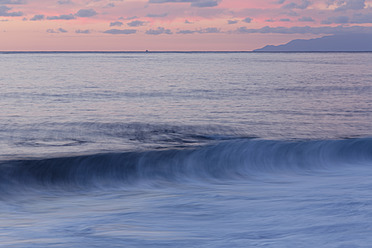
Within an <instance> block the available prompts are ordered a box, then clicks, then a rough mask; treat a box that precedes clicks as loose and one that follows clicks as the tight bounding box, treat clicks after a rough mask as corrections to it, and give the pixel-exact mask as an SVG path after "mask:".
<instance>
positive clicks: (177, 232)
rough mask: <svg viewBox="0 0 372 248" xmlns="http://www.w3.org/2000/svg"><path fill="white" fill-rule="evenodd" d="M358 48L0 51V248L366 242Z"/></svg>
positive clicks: (364, 121) (366, 123)
mask: <svg viewBox="0 0 372 248" xmlns="http://www.w3.org/2000/svg"><path fill="white" fill-rule="evenodd" d="M371 68H372V53H249V52H246V53H245V52H158V53H156V52H148V53H145V52H143V53H141V52H122V53H120V52H101V53H99V52H97V53H94V52H86V53H79V52H69V53H66V52H65V53H64V52H34V53H32V52H2V53H0V70H1V73H0V88H1V90H0V247H162V248H163V247H213V248H214V247H221V248H222V247H275V248H278V247H279V248H280V247H283V248H284V247H285V248H288V247H305V248H306V247H309V248H310V247H311V248H313V247H327V248H357V247H358V248H359V247H371V243H372V235H371V234H372V124H371V123H372V70H371Z"/></svg>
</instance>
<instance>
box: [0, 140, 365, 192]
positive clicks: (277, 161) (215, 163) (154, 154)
mask: <svg viewBox="0 0 372 248" xmlns="http://www.w3.org/2000/svg"><path fill="white" fill-rule="evenodd" d="M360 165H366V166H370V165H372V139H371V138H361V139H345V140H319V141H269V140H259V139H235V140H229V141H222V142H220V143H217V144H214V145H206V146H201V147H196V148H185V149H171V150H153V151H142V152H123V153H102V154H91V155H83V156H71V157H56V158H44V159H43V158H40V159H27V160H15V161H11V160H9V161H3V162H2V163H1V165H0V178H1V187H3V188H4V189H6V188H7V187H15V186H20V187H25V188H28V187H32V186H35V187H52V186H53V187H58V188H61V189H63V188H66V189H67V188H69V189H73V188H75V187H83V188H85V187H91V186H100V187H102V186H106V185H110V186H115V185H123V184H124V185H133V184H137V183H145V184H147V183H148V184H156V183H157V182H163V181H170V182H187V181H195V180H196V181H200V182H206V183H213V182H216V181H220V180H252V179H255V178H259V177H260V175H268V176H271V177H280V176H281V175H283V174H296V173H298V174H304V173H317V172H319V171H321V170H342V169H343V168H345V167H355V166H360Z"/></svg>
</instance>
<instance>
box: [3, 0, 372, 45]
mask: <svg viewBox="0 0 372 248" xmlns="http://www.w3.org/2000/svg"><path fill="white" fill-rule="evenodd" d="M0 31H1V39H0V51H9V50H13V51H20V50H22V51H34V50H43V51H51V50H52V51H61V50H71V51H77V50H80V51H87V50H104V51H143V50H146V49H148V50H158V51H164V50H185V51H190V50H194V51H198V50H220V51H226V50H229V51H241V50H248V51H249V50H252V49H256V48H260V47H262V46H265V45H268V44H272V45H277V44H282V43H286V42H288V41H290V40H292V39H298V38H301V39H308V38H316V37H321V36H324V35H331V34H340V33H366V32H367V33H372V0H325V1H324V0H323V1H321V0H59V1H58V0H50V1H45V0H0Z"/></svg>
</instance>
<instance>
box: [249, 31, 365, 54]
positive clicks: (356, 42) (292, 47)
mask: <svg viewBox="0 0 372 248" xmlns="http://www.w3.org/2000/svg"><path fill="white" fill-rule="evenodd" d="M370 51H372V34H343V35H331V36H324V37H321V38H317V39H310V40H301V39H300V40H292V41H290V42H288V43H287V44H284V45H279V46H273V45H268V46H265V47H263V48H260V49H256V50H254V52H370Z"/></svg>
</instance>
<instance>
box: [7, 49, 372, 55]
mask: <svg viewBox="0 0 372 248" xmlns="http://www.w3.org/2000/svg"><path fill="white" fill-rule="evenodd" d="M371 52H372V51H342V50H341V51H256V50H250V51H246V50H242V51H230V50H226V51H225V50H216V51H203V50H195V51H182V50H170V51H159V50H154V51H151V50H136V51H125V50H123V51H120V50H118V51H110V50H89V51H84V50H82V51H79V50H76V51H75V50H45V51H44V50H32V51H26V50H19V51H17V50H11V51H1V50H0V54H7V53H371Z"/></svg>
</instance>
